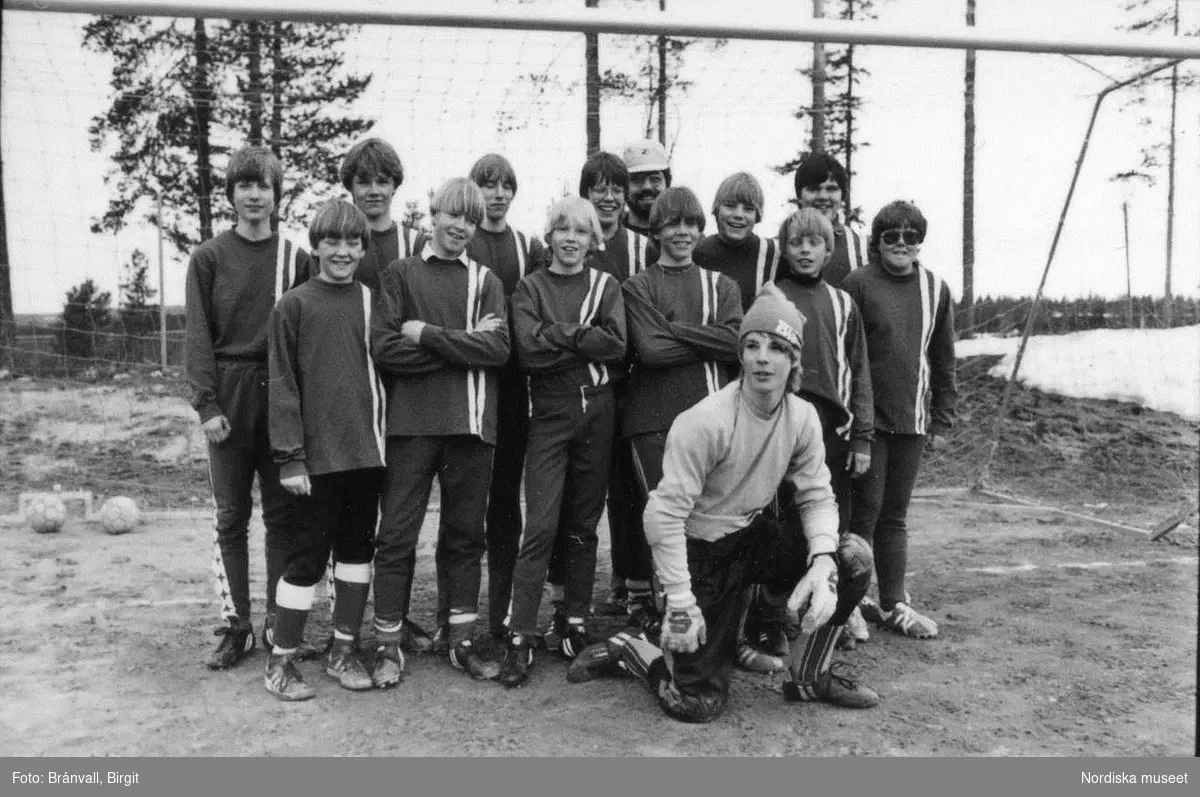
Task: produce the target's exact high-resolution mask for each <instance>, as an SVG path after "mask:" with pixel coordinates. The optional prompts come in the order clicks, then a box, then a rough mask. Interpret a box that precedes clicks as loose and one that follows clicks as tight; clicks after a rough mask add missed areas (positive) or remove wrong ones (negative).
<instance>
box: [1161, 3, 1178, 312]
mask: <svg viewBox="0 0 1200 797" xmlns="http://www.w3.org/2000/svg"><path fill="white" fill-rule="evenodd" d="M1175 35H1176V36H1178V35H1179V0H1175ZM1178 100H1179V67H1178V66H1173V67H1171V135H1170V137H1169V138H1168V139H1167V141H1168V143H1167V279H1166V286H1165V290H1164V291H1163V322H1164V323H1165V324H1166V327H1167V329H1170V328H1171V326H1172V324H1173V323H1174V321H1175V299H1174V297H1173V296H1172V295H1171V262H1172V260H1173V257H1174V253H1175V108H1176V105H1177V103H1178Z"/></svg>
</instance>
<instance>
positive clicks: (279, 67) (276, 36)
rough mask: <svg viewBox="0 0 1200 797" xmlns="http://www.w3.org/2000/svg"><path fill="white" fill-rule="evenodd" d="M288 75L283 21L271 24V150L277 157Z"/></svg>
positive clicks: (279, 149)
mask: <svg viewBox="0 0 1200 797" xmlns="http://www.w3.org/2000/svg"><path fill="white" fill-rule="evenodd" d="M289 79H290V75H289V74H288V71H287V66H286V65H285V64H284V61H283V23H282V22H276V23H274V24H273V25H272V26H271V151H272V152H274V153H275V155H276V157H279V156H280V155H281V153H282V150H283V87H284V86H285V85H287V82H288V80H289Z"/></svg>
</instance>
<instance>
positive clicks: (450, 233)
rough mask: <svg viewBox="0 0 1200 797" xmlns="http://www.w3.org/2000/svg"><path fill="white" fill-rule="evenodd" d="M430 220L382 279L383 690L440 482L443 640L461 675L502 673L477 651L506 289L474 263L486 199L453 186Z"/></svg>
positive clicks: (443, 192) (378, 601)
mask: <svg viewBox="0 0 1200 797" xmlns="http://www.w3.org/2000/svg"><path fill="white" fill-rule="evenodd" d="M430 211H431V216H432V218H433V234H432V235H431V236H430V239H429V241H428V243H427V244H426V245H425V248H424V249H423V251H422V252H421V254H420V255H417V256H415V257H410V258H407V259H405V260H400V261H398V262H396V263H393V264H391V265H390V266H388V268H387V269H386V270H385V271H384V272H383V274H382V275H381V277H380V288H381V299H382V302H383V303H384V304H386V308H380V310H379V311H378V312H376V313H374V315H373V321H372V327H371V354H372V356H374V358H375V363H376V365H377V366H378V367H379V368H381V369H383V370H384V371H385V372H386V373H389V374H390V375H391V376H392V377H393V383H392V385H391V388H390V395H389V401H388V439H387V457H386V459H387V477H386V480H385V484H384V492H383V506H382V515H381V520H380V525H379V532H378V535H377V537H376V553H375V633H376V640H377V641H378V645H379V649H378V650H377V651H376V659H377V664H376V672H375V673H374V676H375V680H376V683H377V684H380V683H381V682H382V683H389V682H390V683H395V682H397V681H399V679H400V677H401V674H402V672H403V668H404V660H403V657H402V656H401V654H400V645H401V644H402V643H403V642H404V640H405V637H406V635H407V632H406V628H407V623H408V612H409V600H410V598H411V595H412V580H413V576H414V573H415V569H416V548H417V539H418V536H419V534H420V531H421V522H422V520H423V519H424V517H425V509H426V507H427V506H428V503H429V491H430V488H431V487H432V484H433V478H434V476H435V475H436V476H437V478H438V484H439V486H440V488H441V514H440V523H439V527H438V546H437V554H436V557H435V558H436V563H437V569H438V573H439V578H438V584H439V588H440V589H442V590H443V591H444V592H446V593H447V598H446V599H445V601H444V605H445V606H447V607H448V608H447V609H446V610H444V611H439V612H438V617H437V624H438V632H439V634H440V635H441V636H443V637H444V638H446V639H447V640H448V642H449V659H450V664H451V665H452V666H454V667H455V668H457V669H461V670H465V671H467V672H469V673H470V674H471V675H472V676H474V677H476V678H493V677H495V675H496V674H497V673H498V672H499V669H500V668H499V665H498V664H496V663H495V662H489V661H487V660H486V659H484V658H483V657H482V656H481V655H480V654H479V652H478V651H477V650H475V648H474V646H473V640H474V637H475V623H476V620H478V617H479V613H478V612H479V587H480V581H481V566H482V559H483V552H484V548H485V545H486V543H485V535H484V518H485V517H486V515H487V502H488V485H489V483H490V482H491V474H492V454H493V447H494V446H495V443H496V369H498V368H502V367H503V366H504V365H505V364H506V363H507V362H508V353H509V340H508V320H507V318H506V317H505V310H504V287H503V286H502V285H501V284H500V280H499V279H497V277H496V275H494V274H493V273H492V272H491V271H490V270H488V269H487V268H485V267H483V266H481V265H479V264H478V263H476V262H475V261H473V260H471V259H470V258H469V257H468V256H467V254H466V251H465V250H466V246H467V243H468V242H469V241H470V239H471V236H472V235H474V233H475V227H476V226H477V225H478V224H479V222H480V220H481V219H482V218H483V213H484V204H483V194H482V192H481V191H480V190H479V187H478V186H476V185H475V184H474V183H472V182H471V181H470V180H467V179H466V178H456V179H454V180H450V181H449V182H447V183H446V184H445V185H443V186H442V187H441V188H440V189H439V190H438V192H437V193H436V194H434V196H433V200H432V201H431V203H430ZM442 604H443V601H442V599H440V598H439V605H442ZM381 666H382V667H384V670H383V671H382V672H381V671H380V667H381Z"/></svg>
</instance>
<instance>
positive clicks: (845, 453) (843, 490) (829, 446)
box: [805, 396, 853, 535]
mask: <svg viewBox="0 0 1200 797" xmlns="http://www.w3.org/2000/svg"><path fill="white" fill-rule="evenodd" d="M805 399H806V400H807V401H808V402H809V403H810V404H812V405H813V407H814V408H815V409H816V411H817V417H818V418H819V419H820V421H821V438H822V440H823V441H824V443H825V466H826V467H827V468H829V478H830V486H831V487H832V488H833V497H834V499H835V500H836V501H837V505H838V534H839V535H840V534H845V533H846V532H848V531H850V506H851V504H852V503H853V496H852V495H851V492H850V483H851V482H852V481H853V479H852V478H850V475H851V473H852V471H850V470H849V469H848V468H847V467H846V465H847V463H848V462H849V461H850V441H849V440H847V439H846V438H844V437H842V436H841V435H840V434H838V431H837V421H838V420H839V419H840V416H841V412H839V411H838V409H837V408H835V407H831V406H830V405H829V404H828V403H827V402H825V401H822V400H821V399H818V398H816V397H813V396H805Z"/></svg>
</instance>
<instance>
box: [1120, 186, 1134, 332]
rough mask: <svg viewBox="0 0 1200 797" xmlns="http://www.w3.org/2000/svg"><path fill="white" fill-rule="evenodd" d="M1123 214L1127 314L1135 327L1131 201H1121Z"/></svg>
mask: <svg viewBox="0 0 1200 797" xmlns="http://www.w3.org/2000/svg"><path fill="white" fill-rule="evenodd" d="M1121 215H1123V216H1124V217H1125V314H1126V316H1127V317H1128V325H1129V328H1130V329H1133V273H1132V270H1131V269H1130V268H1129V202H1122V203H1121Z"/></svg>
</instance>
